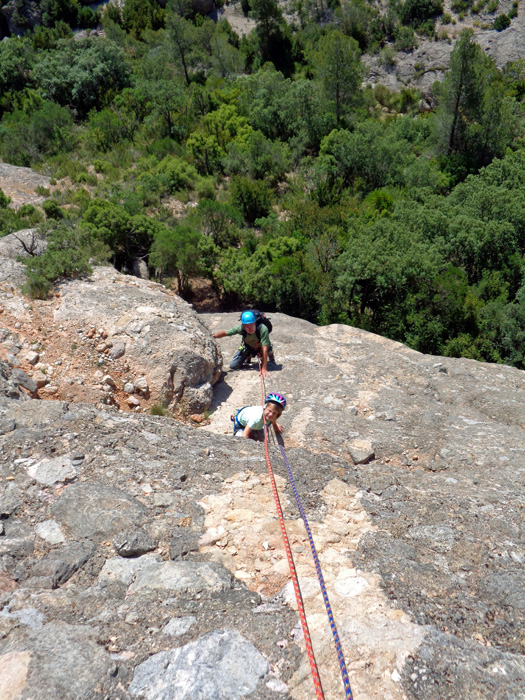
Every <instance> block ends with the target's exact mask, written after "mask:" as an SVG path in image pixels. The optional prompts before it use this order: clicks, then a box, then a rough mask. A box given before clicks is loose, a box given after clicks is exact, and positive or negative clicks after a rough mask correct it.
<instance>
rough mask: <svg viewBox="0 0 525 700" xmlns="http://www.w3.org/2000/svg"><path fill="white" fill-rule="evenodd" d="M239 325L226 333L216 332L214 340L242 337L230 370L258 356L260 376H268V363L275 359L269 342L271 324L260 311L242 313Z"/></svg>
mask: <svg viewBox="0 0 525 700" xmlns="http://www.w3.org/2000/svg"><path fill="white" fill-rule="evenodd" d="M240 321H241V323H240V324H239V325H238V326H234V327H233V328H230V329H229V330H227V331H217V332H216V333H214V334H213V337H214V338H224V337H226V336H230V335H242V338H243V342H242V345H241V346H240V348H239V349H238V350H237V352H236V353H235V355H234V356H233V359H232V361H231V362H230V369H240V368H241V367H242V366H243V364H244V363H245V362H249V361H250V360H251V359H252V357H254V356H255V355H259V356H260V358H261V374H262V376H263V377H267V376H268V361H270V362H275V357H274V354H273V350H272V344H271V341H270V331H271V330H272V324H271V322H270V319H268V318H266V317H265V316H264V314H261V312H260V311H257V310H256V309H253V310H252V311H244V313H242V314H241V319H240Z"/></svg>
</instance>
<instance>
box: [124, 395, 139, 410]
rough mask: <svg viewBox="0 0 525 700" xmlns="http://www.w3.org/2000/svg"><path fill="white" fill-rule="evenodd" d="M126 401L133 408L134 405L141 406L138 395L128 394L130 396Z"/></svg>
mask: <svg viewBox="0 0 525 700" xmlns="http://www.w3.org/2000/svg"><path fill="white" fill-rule="evenodd" d="M126 403H127V404H128V406H130V407H131V408H133V407H134V406H140V401H139V400H138V399H137V397H136V396H128V398H127V399H126Z"/></svg>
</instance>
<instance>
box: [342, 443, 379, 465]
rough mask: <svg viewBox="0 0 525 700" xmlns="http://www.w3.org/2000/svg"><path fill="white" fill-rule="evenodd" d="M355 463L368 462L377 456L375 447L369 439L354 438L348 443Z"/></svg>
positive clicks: (347, 445) (348, 448) (347, 446)
mask: <svg viewBox="0 0 525 700" xmlns="http://www.w3.org/2000/svg"><path fill="white" fill-rule="evenodd" d="M346 448H347V450H348V452H349V453H350V457H351V458H352V460H353V462H354V464H366V463H367V462H370V460H372V459H374V458H375V452H374V448H373V447H372V443H370V442H369V441H368V440H353V441H352V442H347V443H346Z"/></svg>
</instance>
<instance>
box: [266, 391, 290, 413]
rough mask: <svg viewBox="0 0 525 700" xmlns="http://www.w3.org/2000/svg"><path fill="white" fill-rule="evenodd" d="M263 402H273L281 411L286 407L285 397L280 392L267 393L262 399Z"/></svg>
mask: <svg viewBox="0 0 525 700" xmlns="http://www.w3.org/2000/svg"><path fill="white" fill-rule="evenodd" d="M264 403H275V404H277V406H280V407H281V408H282V409H283V411H284V409H285V408H286V399H285V398H284V396H281V394H268V396H267V397H266V398H265V399H264Z"/></svg>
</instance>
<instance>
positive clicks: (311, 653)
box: [259, 361, 324, 700]
mask: <svg viewBox="0 0 525 700" xmlns="http://www.w3.org/2000/svg"><path fill="white" fill-rule="evenodd" d="M259 375H260V377H261V398H262V403H263V405H264V382H263V376H262V373H261V363H260V361H259ZM264 452H265V455H266V464H267V467H268V473H269V475H270V482H271V484H272V491H273V495H274V499H275V506H276V508H277V517H278V518H279V524H280V526H281V534H282V537H283V541H284V549H285V551H286V557H287V559H288V566H289V568H290V575H291V577H292V583H293V589H294V592H295V599H296V601H297V611H298V613H299V619H300V620H301V627H302V628H303V635H304V642H305V644H306V653H307V655H308V660H309V662H310V670H311V672H312V679H313V683H314V687H315V693H316V696H317V698H318V699H320V700H324V693H323V686H322V685H321V678H320V677H319V670H318V668H317V663H316V661H315V656H314V650H313V647H312V640H311V638H310V630H309V629H308V622H307V620H306V613H305V611H304V603H303V597H302V595H301V589H300V588H299V580H298V578H297V571H296V569H295V563H294V560H293V556H292V550H291V548H290V541H289V539H288V533H287V532H286V527H285V524H284V516H283V510H282V507H281V500H280V498H279V493H278V491H277V485H276V483H275V478H274V475H273V469H272V465H271V462H270V451H269V448H268V428H267V426H266V424H265V425H264Z"/></svg>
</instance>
